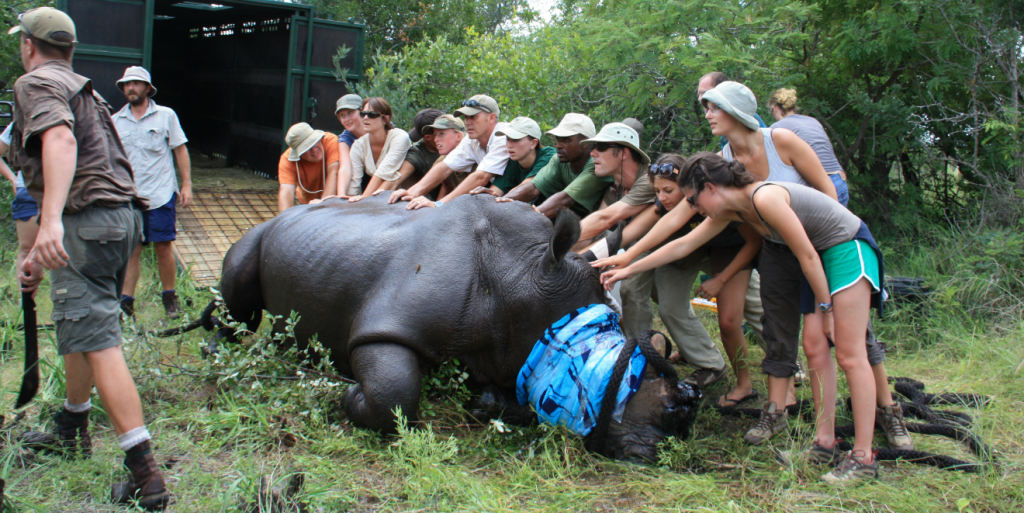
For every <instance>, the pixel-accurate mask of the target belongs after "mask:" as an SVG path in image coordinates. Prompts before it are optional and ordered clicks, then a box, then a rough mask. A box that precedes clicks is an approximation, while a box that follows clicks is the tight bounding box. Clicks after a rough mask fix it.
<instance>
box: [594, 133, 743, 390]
mask: <svg viewBox="0 0 1024 513" xmlns="http://www.w3.org/2000/svg"><path fill="white" fill-rule="evenodd" d="M684 164H685V160H684V159H683V157H681V156H679V155H676V154H671V153H669V154H664V155H662V156H661V157H660V158H659V159H658V160H657V161H656V162H655V163H654V164H653V165H651V167H650V170H649V171H648V178H650V183H651V186H652V188H653V190H654V192H655V194H656V195H657V198H656V200H655V206H654V208H648V209H647V210H645V211H643V212H642V213H641V214H639V215H638V216H637V217H636V218H635V219H634V220H633V221H632V222H631V223H630V224H629V225H627V226H626V227H625V228H624V229H623V233H622V244H623V245H625V244H629V243H630V242H632V241H634V240H636V239H638V238H640V237H641V236H643V238H642V239H641V240H640V241H639V242H637V243H636V244H634V245H633V247H631V248H630V249H629V250H628V251H626V252H625V253H622V254H619V255H614V256H612V257H609V258H605V259H601V260H598V261H596V262H594V263H593V264H592V265H593V266H594V267H605V266H625V265H626V264H629V263H630V262H633V261H634V260H636V259H637V258H641V257H643V256H644V255H646V254H648V252H650V251H653V250H656V249H657V248H659V247H661V246H662V245H664V244H666V243H667V242H666V241H669V242H670V241H673V240H676V239H679V238H682V237H685V236H686V235H687V234H689V233H690V232H691V230H693V229H695V228H696V227H698V226H699V225H700V224H701V222H702V221H704V216H702V215H701V214H699V213H698V212H697V210H696V209H694V208H693V207H692V206H691V205H690V204H688V203H687V202H686V201H684V200H685V199H686V198H685V196H684V195H683V192H682V189H681V188H680V187H679V184H678V183H677V178H678V176H679V170H680V169H682V168H683V166H684ZM760 250H761V237H760V236H759V235H758V234H757V232H755V231H754V230H753V229H752V228H750V227H749V226H743V225H741V224H740V223H732V224H730V225H727V226H723V229H722V230H721V231H720V232H719V233H718V234H717V235H715V236H714V237H711V238H710V239H708V240H707V241H706V242H704V243H703V244H702V245H701V246H700V247H695V248H693V250H692V251H688V252H687V254H686V255H683V256H681V257H680V258H679V259H675V260H671V261H666V262H662V263H659V264H658V265H653V264H652V263H651V262H649V261H647V259H642V260H639V261H637V262H636V263H634V264H633V265H631V266H629V267H626V268H624V269H620V270H617V271H614V272H613V274H614V275H615V278H614V279H611V280H608V282H607V283H605V287H606V288H608V289H609V290H610V289H611V285H612V284H613V283H614V282H615V281H618V280H620V279H625V278H628V277H629V276H632V275H633V274H636V273H642V272H644V271H648V270H651V269H653V270H654V286H655V287H656V289H657V291H658V299H659V301H658V305H659V307H658V313H659V315H660V316H661V319H662V321H663V322H664V323H665V327H666V328H667V329H668V332H669V336H671V337H672V340H673V341H675V342H676V345H677V346H678V348H679V356H681V357H682V358H683V359H685V360H686V361H687V362H688V363H690V364H691V365H694V366H697V367H698V372H700V371H701V370H704V369H711V370H713V371H716V372H720V373H721V377H722V378H724V377H725V362H723V361H722V355H721V353H720V352H719V351H718V348H716V347H715V345H714V343H713V342H711V339H710V338H709V337H708V334H707V332H706V331H704V330H703V329H701V331H702V333H692V330H685V328H686V327H687V326H688V323H677V322H675V319H676V318H683V317H685V316H690V315H693V314H692V313H691V312H692V310H691V307H690V291H691V290H692V289H693V282H694V280H695V279H696V277H697V274H698V273H699V272H700V271H705V272H708V273H709V274H711V275H712V276H713V278H711V279H710V280H707V281H706V282H704V283H703V284H702V285H701V288H700V293H701V295H702V296H703V297H705V298H708V299H710V298H712V297H717V301H718V326H719V329H720V332H721V337H722V345H723V346H725V351H726V353H727V354H728V356H729V362H730V363H731V364H732V368H733V372H734V373H735V374H736V386H735V387H734V388H733V389H731V390H729V391H728V392H727V393H725V394H722V396H721V397H719V398H718V405H719V406H722V407H734V406H737V405H739V404H741V403H744V402H746V401H748V400H751V399H756V398H757V392H756V391H755V390H754V389H753V386H752V385H751V383H750V370H749V368H748V366H747V363H746V357H747V341H746V337H745V336H744V335H743V328H742V323H743V309H744V305H745V303H746V294H747V284H748V283H749V282H750V273H751V270H752V269H753V268H754V260H755V257H756V256H757V254H758V252H759V251H760ZM649 264H650V265H649ZM719 379H721V378H719ZM714 381H715V380H711V382H714Z"/></svg>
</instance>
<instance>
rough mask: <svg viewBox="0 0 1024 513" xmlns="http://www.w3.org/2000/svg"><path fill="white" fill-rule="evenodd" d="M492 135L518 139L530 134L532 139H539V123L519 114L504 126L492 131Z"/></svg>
mask: <svg viewBox="0 0 1024 513" xmlns="http://www.w3.org/2000/svg"><path fill="white" fill-rule="evenodd" d="M494 135H504V136H505V137H508V138H509V139H515V140H519V139H522V138H523V137H526V136H530V137H533V138H534V139H540V137H541V133H540V125H538V124H537V122H536V121H534V120H532V119H530V118H528V117H525V116H520V117H518V118H516V119H513V120H512V121H510V122H508V123H507V124H506V125H505V128H503V129H501V130H498V131H496V132H494Z"/></svg>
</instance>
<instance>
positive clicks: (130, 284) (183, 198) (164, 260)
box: [114, 66, 192, 319]
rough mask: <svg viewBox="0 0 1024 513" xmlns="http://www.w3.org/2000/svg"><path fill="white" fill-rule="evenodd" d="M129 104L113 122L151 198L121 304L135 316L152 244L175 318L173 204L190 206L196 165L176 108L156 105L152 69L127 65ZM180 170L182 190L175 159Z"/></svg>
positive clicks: (122, 83)
mask: <svg viewBox="0 0 1024 513" xmlns="http://www.w3.org/2000/svg"><path fill="white" fill-rule="evenodd" d="M117 87H118V88H119V89H121V91H122V92H123V93H124V95H125V97H126V98H127V99H128V104H126V105H125V106H124V107H122V108H121V110H119V111H118V112H117V114H114V127H115V128H117V134H118V136H119V137H120V138H121V144H122V145H123V146H124V149H125V152H126V153H127V154H128V160H129V162H131V165H132V170H133V172H134V177H135V186H136V187H138V189H139V195H140V196H142V197H143V198H146V199H147V200H148V201H149V208H150V209H149V210H147V211H145V212H143V213H142V220H143V230H142V245H139V246H138V247H136V248H135V251H134V252H133V253H132V257H131V260H130V261H129V262H128V271H127V274H126V276H125V280H124V289H123V290H122V291H121V309H122V310H123V311H124V312H125V313H126V314H127V315H128V316H129V317H132V316H134V315H135V286H136V285H137V284H138V282H139V257H140V256H141V255H142V246H143V245H146V244H149V243H153V251H154V252H155V253H156V262H157V269H158V270H159V274H160V285H161V287H162V288H161V290H162V291H163V293H162V294H161V299H162V301H163V305H164V311H165V312H167V316H168V317H170V318H171V319H177V318H178V315H179V313H178V311H179V306H178V295H177V294H176V293H175V290H174V271H175V269H174V252H173V244H174V240H175V239H176V238H177V230H176V228H175V222H176V220H177V215H176V212H175V204H176V203H177V204H178V205H180V206H181V208H185V207H188V204H189V203H190V202H191V201H192V173H191V171H192V166H191V162H190V161H189V158H188V149H187V148H185V143H186V142H188V139H186V138H185V132H183V131H182V130H181V124H179V123H178V115H177V114H175V113H174V111H173V110H171V109H169V108H167V107H163V106H160V105H157V104H156V102H154V101H153V100H151V99H150V98H151V97H152V96H153V95H155V94H156V88H155V87H153V84H152V81H151V79H150V76H149V72H148V71H146V69H145V68H142V67H140V66H132V67H130V68H128V69H126V70H125V72H124V77H123V78H121V80H118V81H117ZM172 154H173V155H174V160H175V161H177V163H178V169H179V170H180V171H181V181H182V184H181V192H180V194H179V192H178V180H177V177H176V176H175V173H174V161H172V160H171V155H172Z"/></svg>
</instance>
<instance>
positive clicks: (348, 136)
mask: <svg viewBox="0 0 1024 513" xmlns="http://www.w3.org/2000/svg"><path fill="white" fill-rule="evenodd" d="M758 119H760V118H758ZM338 142H343V143H345V144H347V145H348V147H349V148H351V147H352V143H354V142H356V136H355V134H353V133H352V132H349V131H348V130H345V131H344V132H342V133H341V135H339V136H338Z"/></svg>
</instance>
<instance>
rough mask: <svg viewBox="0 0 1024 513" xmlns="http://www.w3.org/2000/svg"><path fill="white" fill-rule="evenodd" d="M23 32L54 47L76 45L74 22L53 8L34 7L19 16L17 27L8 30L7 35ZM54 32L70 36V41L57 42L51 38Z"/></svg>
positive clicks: (76, 37) (62, 12)
mask: <svg viewBox="0 0 1024 513" xmlns="http://www.w3.org/2000/svg"><path fill="white" fill-rule="evenodd" d="M18 32H24V33H26V34H28V35H30V36H32V37H35V38H38V39H42V40H43V41H46V42H47V43H50V44H51V45H54V46H71V45H73V44H77V43H78V36H76V35H75V22H74V21H72V20H71V16H68V15H67V14H66V13H65V12H64V11H61V10H60V9H54V8H53V7H36V8H35V9H31V10H29V11H27V12H25V14H22V15H21V16H20V21H19V23H18V25H17V26H15V27H14V28H12V29H11V30H8V31H7V33H8V34H17V33H18ZM56 32H67V33H68V34H71V41H70V42H66V41H57V40H56V39H54V38H53V34H54V33H56Z"/></svg>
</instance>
